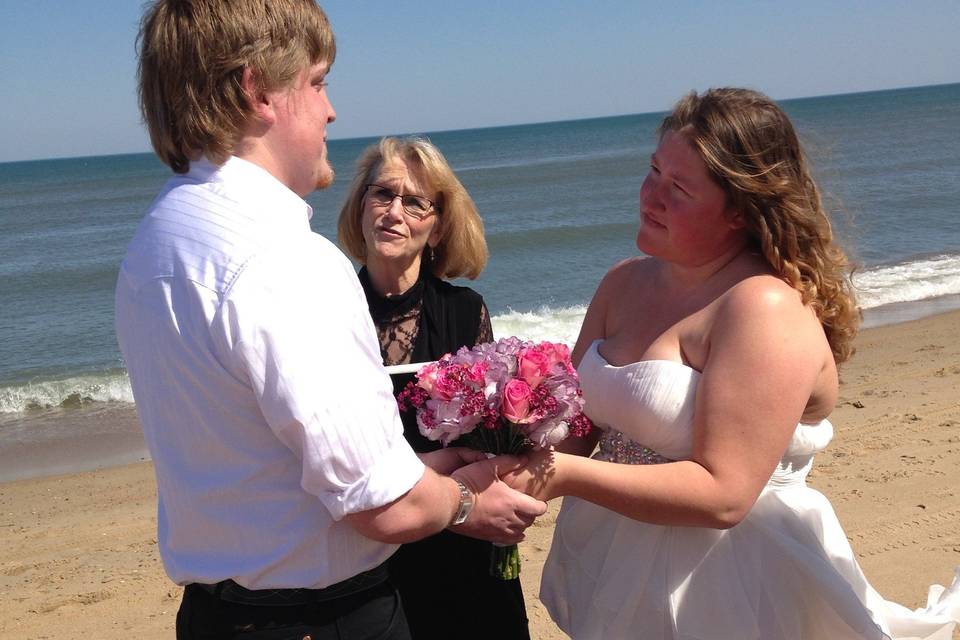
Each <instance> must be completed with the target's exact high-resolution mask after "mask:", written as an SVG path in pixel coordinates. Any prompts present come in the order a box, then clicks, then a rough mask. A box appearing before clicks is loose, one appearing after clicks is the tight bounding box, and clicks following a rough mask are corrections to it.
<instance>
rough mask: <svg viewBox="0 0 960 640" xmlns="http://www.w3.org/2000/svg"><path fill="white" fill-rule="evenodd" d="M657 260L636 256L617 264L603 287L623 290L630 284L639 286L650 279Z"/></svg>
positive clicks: (606, 277) (603, 283) (606, 278)
mask: <svg viewBox="0 0 960 640" xmlns="http://www.w3.org/2000/svg"><path fill="white" fill-rule="evenodd" d="M656 262H657V261H656V260H655V259H654V258H648V257H646V256H634V257H631V258H626V259H624V260H621V261H620V262H618V263H616V264H615V265H613V266H612V267H610V270H609V271H607V275H605V276H604V278H603V282H602V285H604V286H613V287H616V288H622V287H624V286H628V285H630V284H638V283H642V282H644V281H645V280H646V279H647V278H650V277H651V276H652V275H653V273H654V271H655V269H656Z"/></svg>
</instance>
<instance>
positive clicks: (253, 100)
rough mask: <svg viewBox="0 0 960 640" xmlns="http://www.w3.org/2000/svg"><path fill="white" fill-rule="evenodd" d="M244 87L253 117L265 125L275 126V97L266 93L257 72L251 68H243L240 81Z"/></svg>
mask: <svg viewBox="0 0 960 640" xmlns="http://www.w3.org/2000/svg"><path fill="white" fill-rule="evenodd" d="M240 83H241V86H242V87H243V94H244V96H245V97H246V100H247V105H248V106H249V107H250V111H251V112H252V113H253V115H254V116H255V117H256V118H257V119H258V120H260V121H261V122H264V123H265V124H273V122H274V120H276V113H275V107H276V104H275V103H274V101H273V99H272V98H273V96H271V95H270V93H269V92H267V91H264V90H263V88H262V85H261V84H260V82H259V81H258V78H257V72H256V71H254V70H253V69H251V68H250V67H244V68H243V78H242V79H241V81H240Z"/></svg>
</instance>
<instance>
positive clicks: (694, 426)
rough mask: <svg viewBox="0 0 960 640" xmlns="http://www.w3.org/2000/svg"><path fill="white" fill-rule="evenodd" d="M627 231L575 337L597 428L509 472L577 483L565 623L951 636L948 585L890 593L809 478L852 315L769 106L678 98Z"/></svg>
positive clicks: (560, 486)
mask: <svg viewBox="0 0 960 640" xmlns="http://www.w3.org/2000/svg"><path fill="white" fill-rule="evenodd" d="M637 246H638V247H639V249H640V250H641V251H642V252H643V253H645V254H647V255H648V256H650V257H649V258H632V259H628V260H625V261H623V262H621V263H619V264H617V265H615V266H614V267H613V268H612V269H611V270H610V271H609V272H608V273H607V275H606V276H605V277H604V279H603V281H602V282H601V283H600V286H599V288H598V289H597V292H596V294H595V295H594V298H593V300H592V301H591V303H590V307H589V309H588V311H587V314H586V317H585V319H584V323H583V327H582V329H581V332H580V337H579V339H578V341H577V345H576V347H575V349H574V352H573V358H574V362H575V363H577V365H578V369H579V373H580V377H581V384H582V387H583V394H584V399H585V400H586V409H587V414H588V415H589V416H590V417H591V419H592V420H593V421H594V423H595V424H596V425H597V426H598V427H599V429H598V430H597V432H595V433H596V434H597V435H596V436H595V437H594V438H593V439H591V440H590V441H588V442H584V441H577V440H578V439H571V440H568V441H567V442H566V443H565V446H566V449H564V448H563V446H561V448H560V450H559V451H556V452H545V453H542V454H535V455H533V456H531V458H530V462H529V464H528V465H527V467H526V468H524V469H523V470H521V471H519V472H517V473H515V474H512V475H508V476H507V477H506V478H505V479H506V480H507V481H508V482H510V483H511V484H512V485H513V486H515V487H517V488H521V489H523V490H526V491H527V492H528V493H531V494H533V495H535V496H537V497H539V498H542V499H550V498H553V497H556V496H560V495H566V496H570V497H568V498H567V499H566V500H565V501H564V504H563V507H562V509H561V512H560V516H559V518H558V520H557V525H556V530H555V534H554V539H553V544H552V547H551V550H550V555H549V558H548V560H547V563H546V565H545V567H544V571H543V578H542V583H541V584H542V587H541V594H540V596H541V599H542V600H543V602H544V604H545V605H546V607H547V609H548V610H549V611H550V614H551V616H552V617H553V618H554V620H555V621H556V622H557V624H558V625H559V626H560V628H561V629H563V630H564V631H565V632H566V633H568V634H569V635H571V636H572V637H573V638H585V639H597V638H637V637H640V638H644V639H645V640H661V639H664V640H665V639H676V640H680V639H682V640H694V639H711V640H716V639H720V640H726V639H729V640H749V639H757V640H760V639H762V640H780V639H783V640H788V639H789V640H810V639H824V640H845V639H857V640H860V639H864V638H878V639H880V638H928V639H934V638H944V639H947V640H949V638H950V637H951V634H952V629H953V626H954V621H955V620H956V619H957V618H958V616H960V581H955V583H954V585H953V586H952V587H950V588H949V589H947V590H945V591H944V592H943V593H941V591H943V590H942V588H940V587H933V588H932V590H931V596H932V597H931V602H930V605H929V606H928V607H927V609H925V610H919V611H916V612H914V611H910V610H908V609H906V608H904V607H902V606H900V605H898V604H895V603H892V602H887V601H885V600H883V599H882V598H881V597H880V596H879V595H878V594H877V592H876V591H874V590H873V588H871V586H870V585H869V584H868V583H867V581H866V578H865V577H864V575H863V573H862V571H861V570H860V567H859V566H858V565H857V562H856V560H855V558H854V554H853V552H852V550H851V548H850V546H849V544H848V542H847V539H846V536H845V535H844V532H843V530H842V528H841V527H840V523H839V522H838V521H837V518H836V515H835V514H834V512H833V509H832V508H831V506H830V503H829V502H828V501H827V499H826V498H825V497H824V496H823V495H822V494H820V493H818V492H817V491H814V490H813V489H810V488H809V487H807V486H806V482H805V479H806V476H807V473H808V472H809V471H810V467H811V464H812V461H813V457H814V454H816V453H817V452H819V451H821V450H823V449H824V448H825V447H826V446H827V444H828V443H829V441H830V439H831V437H832V435H833V427H832V426H831V424H830V422H829V421H828V420H827V417H828V415H829V414H830V412H831V410H832V409H833V407H834V406H835V405H836V403H837V393H838V375H837V367H838V365H839V364H841V363H843V362H844V361H845V360H847V358H849V357H850V355H851V354H852V348H851V341H852V339H853V338H854V336H855V334H856V331H857V326H858V323H859V312H858V310H857V308H856V306H855V301H854V298H853V294H852V292H851V291H850V288H849V285H848V280H847V278H846V275H847V273H846V272H847V271H848V265H847V259H846V256H845V255H844V253H843V251H842V250H841V249H840V248H839V247H838V246H837V245H836V244H835V243H834V241H833V236H832V232H831V227H830V222H829V220H828V218H827V215H826V212H825V211H824V208H823V206H822V204H821V199H820V194H819V192H818V189H817V186H816V185H815V183H814V181H813V179H812V178H811V176H810V172H809V169H808V167H807V163H806V160H805V157H804V154H803V152H802V150H801V147H800V144H799V142H798V140H797V137H796V134H795V132H794V129H793V126H792V124H791V123H790V121H789V119H788V118H787V116H786V115H785V114H784V113H783V111H782V110H781V109H780V108H779V107H778V106H777V105H776V104H775V103H773V102H772V101H771V100H769V99H768V98H767V97H766V96H764V95H762V94H759V93H756V92H753V91H748V90H743V89H715V90H711V91H708V92H706V93H704V94H702V95H696V94H690V95H688V96H686V97H685V98H683V99H682V100H681V101H680V102H679V103H678V104H677V105H676V107H675V108H674V110H673V112H672V113H671V114H670V115H668V116H667V117H666V119H665V120H664V121H663V123H662V124H661V127H660V141H659V145H658V147H657V149H656V152H655V153H654V154H653V156H652V158H651V161H650V169H649V173H648V174H647V176H646V178H645V179H644V181H643V185H642V186H641V188H640V228H639V231H638V233H637ZM598 438H599V451H598V453H596V454H595V455H594V456H593V457H592V458H588V457H586V456H587V455H589V454H590V453H592V451H593V449H594V447H595V446H596V444H597V439H598Z"/></svg>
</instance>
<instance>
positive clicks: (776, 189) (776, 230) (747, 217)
mask: <svg viewBox="0 0 960 640" xmlns="http://www.w3.org/2000/svg"><path fill="white" fill-rule="evenodd" d="M667 131H674V132H677V133H678V134H680V135H682V136H684V137H685V138H686V139H687V140H688V141H689V142H690V143H691V145H692V146H693V148H694V150H695V151H696V152H697V153H698V154H699V155H700V157H701V158H702V159H703V161H704V162H705V163H706V165H707V169H708V170H709V171H710V173H711V175H712V177H713V179H714V180H715V181H716V182H717V184H718V185H720V187H721V188H723V190H724V192H725V193H726V195H727V198H728V201H729V204H730V205H731V208H732V209H733V210H734V211H736V212H738V213H739V214H740V215H742V216H743V220H744V222H745V224H746V229H747V231H748V233H749V235H750V237H751V239H752V241H753V243H754V245H755V247H756V249H757V250H758V252H759V253H761V254H762V255H763V256H764V257H765V258H766V260H767V262H769V263H770V265H771V266H772V267H773V269H774V270H775V271H776V272H777V273H778V274H779V275H780V277H781V278H783V280H784V281H785V282H787V283H788V284H789V285H790V286H792V287H793V288H794V289H796V290H797V291H799V292H800V294H801V296H802V297H803V302H804V304H808V305H810V306H811V307H812V308H813V310H814V311H815V312H816V314H817V317H818V318H819V320H820V323H821V324H822V325H823V329H824V332H825V333H826V336H827V340H828V341H829V343H830V348H831V350H832V351H833V356H834V359H835V360H836V362H837V363H838V364H839V363H841V362H844V361H846V360H847V359H849V357H850V356H851V355H852V354H853V347H852V344H851V342H852V341H853V338H854V337H855V336H856V334H857V329H858V327H859V325H860V311H859V309H858V308H857V305H856V300H855V298H854V295H853V290H852V288H851V284H850V273H851V271H852V267H851V264H850V261H849V260H848V258H847V256H846V254H845V253H844V251H843V249H842V248H841V247H840V246H839V245H837V243H836V242H835V241H834V236H833V229H832V226H831V224H830V218H829V216H828V215H827V211H826V209H825V208H824V206H823V203H822V199H821V196H820V190H819V189H818V188H817V184H816V183H815V182H814V180H813V177H812V175H811V174H810V169H809V166H808V162H807V158H806V154H805V153H804V151H803V148H802V146H801V144H800V141H799V139H798V137H797V134H796V131H795V130H794V128H793V124H792V123H791V122H790V119H789V118H788V117H787V114H786V113H784V112H783V110H782V109H781V108H780V107H779V106H778V105H777V104H776V103H775V102H774V101H773V100H771V99H770V98H768V97H767V96H765V95H763V94H762V93H759V92H757V91H752V90H749V89H733V88H723V89H710V90H709V91H706V92H704V93H702V94H700V95H697V93H696V92H691V93H690V94H688V95H687V96H685V97H684V98H682V99H681V100H680V101H679V102H678V103H677V104H676V106H674V108H673V111H672V112H671V113H670V115H668V116H667V117H666V118H664V120H663V122H662V123H661V125H660V134H661V135H663V134H664V133H666V132H667Z"/></svg>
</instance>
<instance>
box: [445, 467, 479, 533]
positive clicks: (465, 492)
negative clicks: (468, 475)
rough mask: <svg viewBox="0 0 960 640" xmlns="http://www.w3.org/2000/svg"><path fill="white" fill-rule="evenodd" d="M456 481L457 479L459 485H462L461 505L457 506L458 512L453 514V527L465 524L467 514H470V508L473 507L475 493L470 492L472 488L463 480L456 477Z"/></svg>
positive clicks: (451, 522) (451, 524)
mask: <svg viewBox="0 0 960 640" xmlns="http://www.w3.org/2000/svg"><path fill="white" fill-rule="evenodd" d="M454 481H456V483H457V486H458V487H460V505H459V506H458V507H457V512H456V513H455V514H453V520H451V521H450V526H451V527H455V526H456V525H458V524H463V523H464V521H465V520H466V519H467V516H469V515H470V510H471V509H473V494H472V493H471V492H470V489H468V488H467V485H465V484H464V483H463V481H462V480H458V479H457V478H454Z"/></svg>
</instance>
